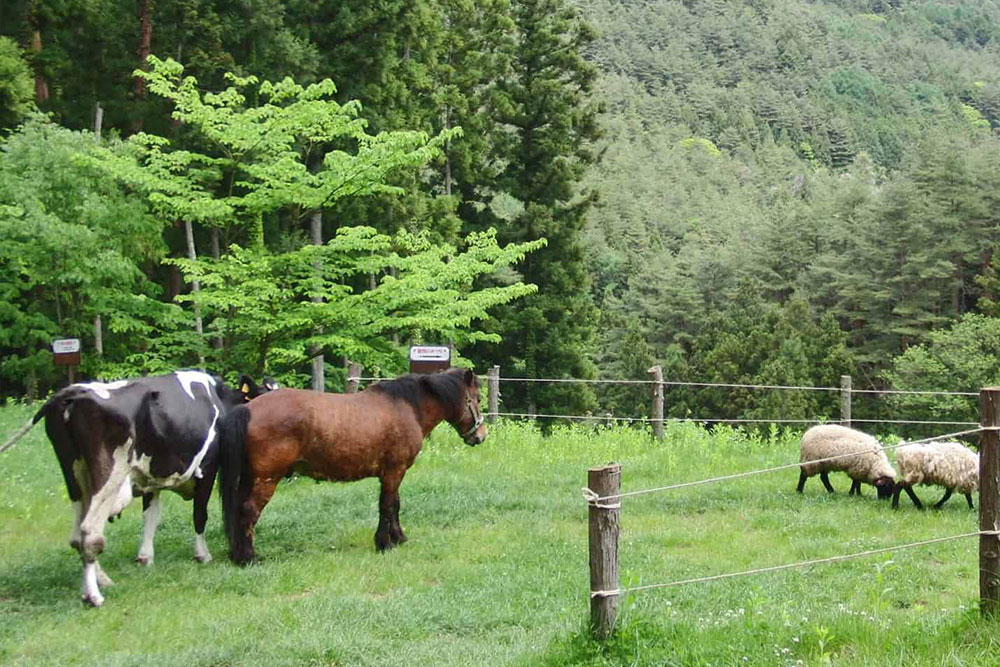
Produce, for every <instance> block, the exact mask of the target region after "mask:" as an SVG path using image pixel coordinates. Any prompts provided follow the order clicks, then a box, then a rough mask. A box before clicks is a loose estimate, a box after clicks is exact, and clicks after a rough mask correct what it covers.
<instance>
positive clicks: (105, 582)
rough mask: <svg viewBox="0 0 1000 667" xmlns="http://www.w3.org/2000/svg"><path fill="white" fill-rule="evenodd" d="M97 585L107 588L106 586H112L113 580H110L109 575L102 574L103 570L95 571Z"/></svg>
mask: <svg viewBox="0 0 1000 667" xmlns="http://www.w3.org/2000/svg"><path fill="white" fill-rule="evenodd" d="M97 585H98V586H100V587H101V588H107V587H108V586H114V585H115V582H114V581H112V580H111V577H109V576H108V575H106V574H104V571H103V570H102V571H100V572H98V573H97Z"/></svg>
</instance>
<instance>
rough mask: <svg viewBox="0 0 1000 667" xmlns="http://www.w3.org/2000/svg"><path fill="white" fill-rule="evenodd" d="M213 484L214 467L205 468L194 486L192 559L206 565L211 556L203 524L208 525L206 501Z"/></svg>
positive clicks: (210, 494) (208, 498)
mask: <svg viewBox="0 0 1000 667" xmlns="http://www.w3.org/2000/svg"><path fill="white" fill-rule="evenodd" d="M214 484H215V466H210V467H209V468H206V469H205V471H204V473H203V475H202V477H201V478H200V479H197V480H196V481H195V484H194V503H192V504H193V505H194V559H195V560H196V561H198V562H199V563H208V562H210V561H211V560H212V554H211V553H210V552H209V550H208V543H207V542H205V524H207V523H208V501H209V500H210V499H211V497H212V486H213V485H214Z"/></svg>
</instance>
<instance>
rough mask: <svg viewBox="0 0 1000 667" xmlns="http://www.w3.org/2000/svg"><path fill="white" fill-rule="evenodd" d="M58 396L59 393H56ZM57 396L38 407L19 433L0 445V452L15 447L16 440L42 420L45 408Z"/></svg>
mask: <svg viewBox="0 0 1000 667" xmlns="http://www.w3.org/2000/svg"><path fill="white" fill-rule="evenodd" d="M56 396H58V394H56ZM56 396H53V397H52V398H50V399H49V400H47V401H45V404H44V405H42V407H40V408H38V412H36V413H35V416H34V417H32V418H31V419H29V420H28V423H26V424H25V425H24V426H22V427H21V428H19V429H18V430H17V433H15V434H14V435H12V436H11V437H10V438H9V439H8V440H7V442H5V443H3V445H2V446H0V454H2V453H3V452H5V451H7V450H8V449H10V448H11V447H13V446H14V443H15V442H17V441H18V440H20V439H21V438H23V437H24V436H25V435H26V434H27V433H28V431H30V430H31V427H32V426H34V425H35V424H37V423H38V422H39V421H41V419H42V417H44V416H45V410H46V409H47V408H48V407H49V405H51V404H52V402H53V401H54V400H55V399H56Z"/></svg>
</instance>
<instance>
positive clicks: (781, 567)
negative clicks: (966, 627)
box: [590, 530, 1000, 598]
mask: <svg viewBox="0 0 1000 667" xmlns="http://www.w3.org/2000/svg"><path fill="white" fill-rule="evenodd" d="M998 534H1000V531H996V530H979V531H976V532H974V533H962V534H961V535H949V536H948V537H936V538H933V539H930V540H921V541H920V542H910V543H909V544H897V545H895V546H891V547H882V548H880V549H869V550H867V551H859V552H857V553H853V554H843V555H840V556H830V557H828V558H816V559H813V560H804V561H799V562H797V563H786V564H784V565H773V566H770V567H758V568H754V569H752V570H742V571H740V572H727V573H725V574H713V575H709V576H707V577H695V578H693V579H680V580H678V581H669V582H667V583H663V584H647V585H645V586H630V587H625V588H616V589H614V590H610V591H590V597H591V598H596V597H611V596H614V595H621V594H622V593H636V592H640V591H649V590H653V589H656V588H669V587H672V586H683V585H686V584H697V583H703V582H707V581H719V580H720V579H732V578H735V577H746V576H750V575H752V574H762V573H766V572H780V571H781V570H791V569H794V568H799V567H808V566H810V565H822V564H824V563H837V562H840V561H845V560H851V559H853V558H862V557H864V556H873V555H875V554H881V553H887V552H890V551H900V550H902V549H912V548H914V547H922V546H926V545H928V544H937V543H939V542H949V541H951V540H960V539H963V538H966V537H975V536H979V535H998Z"/></svg>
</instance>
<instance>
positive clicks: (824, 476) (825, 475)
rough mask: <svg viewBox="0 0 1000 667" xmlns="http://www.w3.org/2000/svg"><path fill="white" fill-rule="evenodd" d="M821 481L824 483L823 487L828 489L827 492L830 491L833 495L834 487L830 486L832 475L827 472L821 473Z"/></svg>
mask: <svg viewBox="0 0 1000 667" xmlns="http://www.w3.org/2000/svg"><path fill="white" fill-rule="evenodd" d="M819 479H820V481H821V482H823V486H825V487H826V490H827V491H829V492H830V493H833V487H832V486H830V474H829V473H826V472H821V473H820V474H819Z"/></svg>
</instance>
